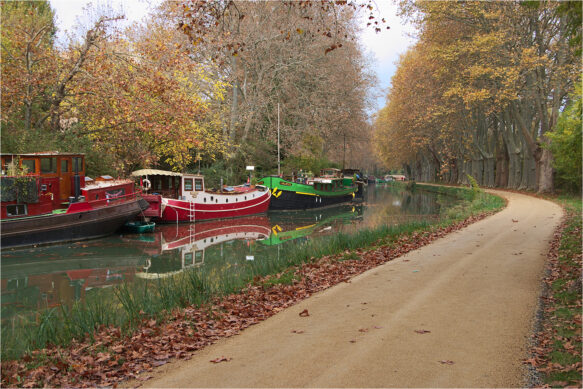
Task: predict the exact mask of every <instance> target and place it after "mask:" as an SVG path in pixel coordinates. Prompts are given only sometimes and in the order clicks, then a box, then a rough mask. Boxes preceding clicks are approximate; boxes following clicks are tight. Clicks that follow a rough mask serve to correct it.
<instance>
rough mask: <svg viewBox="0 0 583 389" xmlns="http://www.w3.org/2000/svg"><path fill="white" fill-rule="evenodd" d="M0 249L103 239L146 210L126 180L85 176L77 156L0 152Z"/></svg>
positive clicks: (83, 164)
mask: <svg viewBox="0 0 583 389" xmlns="http://www.w3.org/2000/svg"><path fill="white" fill-rule="evenodd" d="M1 162H2V164H1V167H2V175H1V177H0V180H1V181H0V182H1V214H0V235H1V247H2V249H5V248H9V247H21V246H30V245H37V244H49V243H57V242H70V241H77V240H84V239H91V238H98V237H102V236H106V235H109V234H111V233H113V232H115V231H116V230H117V229H118V228H120V227H121V226H122V225H123V224H124V223H125V222H126V221H128V220H131V219H133V218H135V217H136V216H137V215H138V214H140V213H141V212H142V211H143V210H144V209H146V208H147V207H148V204H147V202H146V201H144V200H143V199H141V197H140V196H139V193H138V192H136V189H135V186H134V182H133V181H132V180H127V179H126V180H123V179H113V178H112V177H109V176H102V177H99V178H97V179H95V180H91V179H90V178H89V177H86V176H85V158H84V155H83V154H69V153H58V152H44V153H33V154H1Z"/></svg>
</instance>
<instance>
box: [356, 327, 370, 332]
mask: <svg viewBox="0 0 583 389" xmlns="http://www.w3.org/2000/svg"><path fill="white" fill-rule="evenodd" d="M358 331H359V332H368V328H361V329H359V330H358Z"/></svg>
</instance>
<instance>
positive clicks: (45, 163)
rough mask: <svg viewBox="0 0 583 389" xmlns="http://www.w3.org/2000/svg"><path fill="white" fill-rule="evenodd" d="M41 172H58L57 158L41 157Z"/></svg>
mask: <svg viewBox="0 0 583 389" xmlns="http://www.w3.org/2000/svg"><path fill="white" fill-rule="evenodd" d="M40 172H41V173H56V172H57V158H56V157H52V158H41V159H40Z"/></svg>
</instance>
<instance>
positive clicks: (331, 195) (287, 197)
mask: <svg viewBox="0 0 583 389" xmlns="http://www.w3.org/2000/svg"><path fill="white" fill-rule="evenodd" d="M257 184H258V185H264V186H266V187H268V188H269V189H270V190H271V194H272V196H271V203H270V205H269V209H272V210H292V209H312V208H321V207H327V206H331V205H337V204H342V203H346V202H349V201H351V200H352V199H353V198H354V193H355V192H356V190H357V189H358V188H357V187H356V186H344V185H343V184H342V179H331V180H330V183H315V184H314V185H307V184H300V183H297V182H292V181H287V180H284V179H283V178H280V177H277V176H270V177H264V178H262V179H261V180H260V181H259V182H258V183H257Z"/></svg>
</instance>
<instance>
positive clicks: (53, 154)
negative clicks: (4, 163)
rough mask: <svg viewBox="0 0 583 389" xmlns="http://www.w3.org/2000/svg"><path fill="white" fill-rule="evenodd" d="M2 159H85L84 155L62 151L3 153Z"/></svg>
mask: <svg viewBox="0 0 583 389" xmlns="http://www.w3.org/2000/svg"><path fill="white" fill-rule="evenodd" d="M0 155H1V156H2V157H10V156H12V157H58V156H70V157H84V156H85V154H83V153H61V152H60V151H42V152H38V153H2V154H0Z"/></svg>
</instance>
